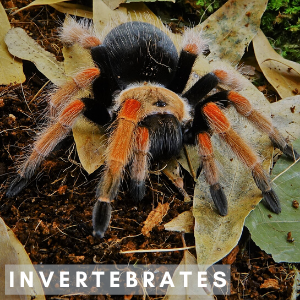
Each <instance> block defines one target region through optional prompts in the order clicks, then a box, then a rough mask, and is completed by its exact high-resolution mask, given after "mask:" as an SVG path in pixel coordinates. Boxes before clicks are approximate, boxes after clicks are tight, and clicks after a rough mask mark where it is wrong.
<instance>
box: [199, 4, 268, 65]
mask: <svg viewBox="0 0 300 300" xmlns="http://www.w3.org/2000/svg"><path fill="white" fill-rule="evenodd" d="M267 2H268V1H267V0H254V1H249V0H239V1H236V0H229V1H228V2H226V4H225V5H223V6H222V7H221V8H220V9H219V10H217V11H216V12H215V13H214V14H212V15H211V16H210V17H209V18H208V19H206V20H205V21H204V22H203V23H201V24H199V25H198V26H196V29H195V30H199V31H201V30H203V32H204V35H205V37H206V38H208V39H209V40H210V41H211V42H210V43H209V44H210V45H209V47H210V51H211V53H210V55H209V56H208V59H209V60H215V59H217V60H218V59H222V60H223V61H226V62H228V63H230V64H232V65H236V64H237V63H238V62H239V61H240V59H241V57H242V55H243V54H244V52H245V47H247V46H248V45H249V43H250V42H251V40H252V39H253V37H254V36H255V35H256V33H257V31H258V29H259V25H260V19H261V16H262V14H263V13H264V11H265V9H266V6H267ZM233 49H234V51H233Z"/></svg>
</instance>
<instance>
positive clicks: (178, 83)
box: [168, 49, 197, 94]
mask: <svg viewBox="0 0 300 300" xmlns="http://www.w3.org/2000/svg"><path fill="white" fill-rule="evenodd" d="M196 58H197V55H196V54H194V53H192V52H189V51H186V50H184V49H183V50H182V51H181V53H180V56H179V61H178V65H177V69H176V73H175V77H174V79H173V81H172V82H171V84H170V85H169V86H168V89H170V90H171V91H173V92H175V93H178V94H181V93H182V91H183V89H184V88H185V86H186V83H187V81H188V79H189V77H190V74H191V71H192V67H193V65H194V62H195V60H196Z"/></svg>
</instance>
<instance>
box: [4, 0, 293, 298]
mask: <svg viewBox="0 0 300 300" xmlns="http://www.w3.org/2000/svg"><path fill="white" fill-rule="evenodd" d="M28 2H29V1H25V0H2V3H3V6H4V8H5V9H6V10H7V12H8V14H9V13H10V12H11V11H14V10H15V8H16V7H17V8H21V7H23V6H25V5H27V4H28ZM187 5H188V4H187ZM177 17H178V16H177ZM63 19H64V15H63V14H61V13H59V12H57V11H55V10H54V9H53V8H51V7H49V6H36V7H32V8H30V9H26V10H24V11H22V12H20V13H17V14H16V15H13V16H12V15H9V20H10V22H11V25H12V26H13V27H22V28H23V29H25V30H26V31H27V33H30V35H31V37H32V38H34V39H35V40H36V41H38V42H39V43H40V44H41V45H42V46H43V47H44V48H45V49H47V50H48V51H50V52H51V53H53V54H54V55H55V56H56V57H57V59H58V60H62V59H63V57H62V53H61V48H62V45H61V43H60V41H59V40H58V38H57V26H58V23H59V22H60V21H61V20H63ZM24 72H25V74H26V78H27V80H26V82H25V83H23V84H22V85H11V86H0V115H1V120H0V134H1V147H0V158H1V159H0V180H1V189H0V192H1V193H0V215H1V217H2V218H3V219H4V221H5V223H6V224H7V225H8V226H9V227H10V228H11V229H12V230H13V232H14V233H15V235H16V236H17V238H18V239H19V240H20V242H21V243H22V244H23V245H24V247H25V249H26V251H27V252H28V254H29V256H30V259H31V260H32V262H33V264H98V263H101V264H113V263H118V264H128V263H131V264H134V263H141V264H179V263H180V261H181V259H182V257H183V251H172V248H179V247H182V246H183V244H182V235H181V233H177V232H169V231H166V230H164V226H163V225H164V224H165V223H167V222H169V221H171V220H172V219H173V218H174V217H176V216H177V215H179V214H180V213H182V212H184V211H187V210H189V209H190V208H191V206H192V204H191V203H185V202H183V198H182V196H181V195H180V194H179V193H178V191H177V189H176V187H174V186H173V185H172V184H171V183H170V181H169V180H168V179H167V178H165V177H164V176H163V175H162V174H161V173H159V172H158V173H157V174H152V175H151V176H150V179H149V181H148V182H147V194H146V197H145V199H144V200H143V201H142V202H141V203H139V204H136V203H134V202H133V201H132V200H131V197H130V195H129V193H128V187H127V183H128V182H127V180H125V182H124V183H123V185H122V189H121V191H120V193H119V195H118V197H117V198H116V199H115V200H114V202H113V212H112V221H111V224H110V228H109V230H108V231H107V233H106V234H105V237H104V238H103V239H97V238H94V237H93V236H92V223H91V219H92V209H93V205H94V202H95V196H94V192H95V187H96V185H97V182H98V180H99V172H95V174H92V175H90V176H89V175H88V174H87V173H86V172H85V170H84V169H83V168H82V167H81V165H80V163H79V159H78V157H77V154H76V149H75V144H74V140H73V137H72V135H70V136H68V137H67V138H66V139H65V140H64V141H63V142H62V143H60V144H59V145H58V147H57V148H56V149H55V151H54V152H53V153H52V154H51V155H50V156H49V157H48V158H47V159H46V160H45V161H44V162H43V164H42V166H41V167H40V169H39V170H38V173H37V174H36V176H35V177H34V178H33V179H32V182H31V183H30V184H29V185H28V187H27V188H25V189H24V190H23V191H22V192H21V193H20V194H19V195H18V196H17V197H14V198H7V197H6V196H5V190H6V189H7V187H8V185H9V182H10V181H11V179H12V178H13V176H14V174H15V171H16V167H15V162H16V161H17V159H18V157H22V156H23V155H24V153H25V152H26V151H25V150H24V147H26V146H28V145H30V144H31V143H32V142H33V141H34V137H35V134H36V132H37V130H38V127H39V125H40V121H41V112H43V110H44V109H45V106H46V104H45V103H44V102H43V101H41V98H40V97H38V96H37V95H38V94H40V92H41V91H40V90H41V89H42V87H43V86H44V84H45V83H46V82H47V78H45V77H44V76H43V75H42V74H41V73H40V72H39V71H38V70H37V69H36V68H35V66H34V65H33V64H32V63H30V62H24ZM159 167H160V166H156V168H157V169H159ZM185 181H186V184H187V191H188V192H189V194H190V195H192V188H193V186H192V184H191V180H189V178H188V175H187V174H185ZM158 203H169V210H168V212H167V214H166V215H165V217H164V218H163V221H162V223H161V224H160V225H157V226H155V227H154V228H153V229H152V231H151V233H150V235H149V236H148V237H147V236H144V235H143V234H142V233H141V230H142V227H143V223H144V222H145V220H146V218H147V216H148V215H149V213H150V212H151V211H152V210H153V209H154V208H155V207H156V206H157V205H158ZM185 240H186V246H193V245H194V239H193V236H192V235H191V234H186V235H185ZM137 249H170V251H169V252H159V251H157V252H153V253H151V252H150V253H130V254H122V253H120V251H128V250H137ZM191 252H192V253H193V254H195V252H193V250H191ZM220 263H222V262H220ZM223 263H229V264H231V280H232V281H231V282H232V286H231V293H232V294H231V295H230V296H227V297H225V296H218V297H217V299H230V300H234V299H288V298H289V296H290V295H291V291H292V285H293V276H294V271H293V269H292V268H291V267H290V266H289V265H287V264H278V263H275V262H274V261H273V259H272V257H271V256H270V255H268V254H266V253H265V252H263V251H261V250H260V249H259V248H258V247H257V246H256V245H255V244H254V243H253V242H252V241H251V239H250V235H249V232H248V231H247V229H245V230H244V233H243V236H242V239H241V241H240V242H239V245H238V246H237V247H236V248H235V249H234V250H233V252H232V253H231V254H229V256H228V257H227V258H225V259H223ZM46 298H47V299H101V300H102V299H104V298H113V299H121V298H122V299H123V298H124V297H123V296H118V297H116V296H63V297H62V296H61V297H60V296H47V297H46ZM125 298H126V299H130V298H131V297H128V296H127V297H125ZM133 298H135V297H133Z"/></svg>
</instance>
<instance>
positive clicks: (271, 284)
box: [259, 278, 280, 290]
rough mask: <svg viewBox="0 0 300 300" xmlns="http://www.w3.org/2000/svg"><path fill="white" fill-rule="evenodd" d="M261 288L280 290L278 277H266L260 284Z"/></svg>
mask: <svg viewBox="0 0 300 300" xmlns="http://www.w3.org/2000/svg"><path fill="white" fill-rule="evenodd" d="M259 288H261V289H274V290H280V286H279V283H278V280H277V279H272V278H270V279H266V280H264V282H263V283H262V284H261V285H260V287H259Z"/></svg>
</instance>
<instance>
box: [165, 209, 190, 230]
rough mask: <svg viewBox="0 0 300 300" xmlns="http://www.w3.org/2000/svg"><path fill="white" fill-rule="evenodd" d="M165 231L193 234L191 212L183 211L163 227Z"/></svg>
mask: <svg viewBox="0 0 300 300" xmlns="http://www.w3.org/2000/svg"><path fill="white" fill-rule="evenodd" d="M164 227H165V230H168V231H179V232H185V233H192V232H194V216H193V213H192V212H191V211H185V212H183V213H181V214H180V215H178V216H177V217H176V218H174V219H173V220H172V221H170V222H169V223H167V224H165V225H164Z"/></svg>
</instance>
